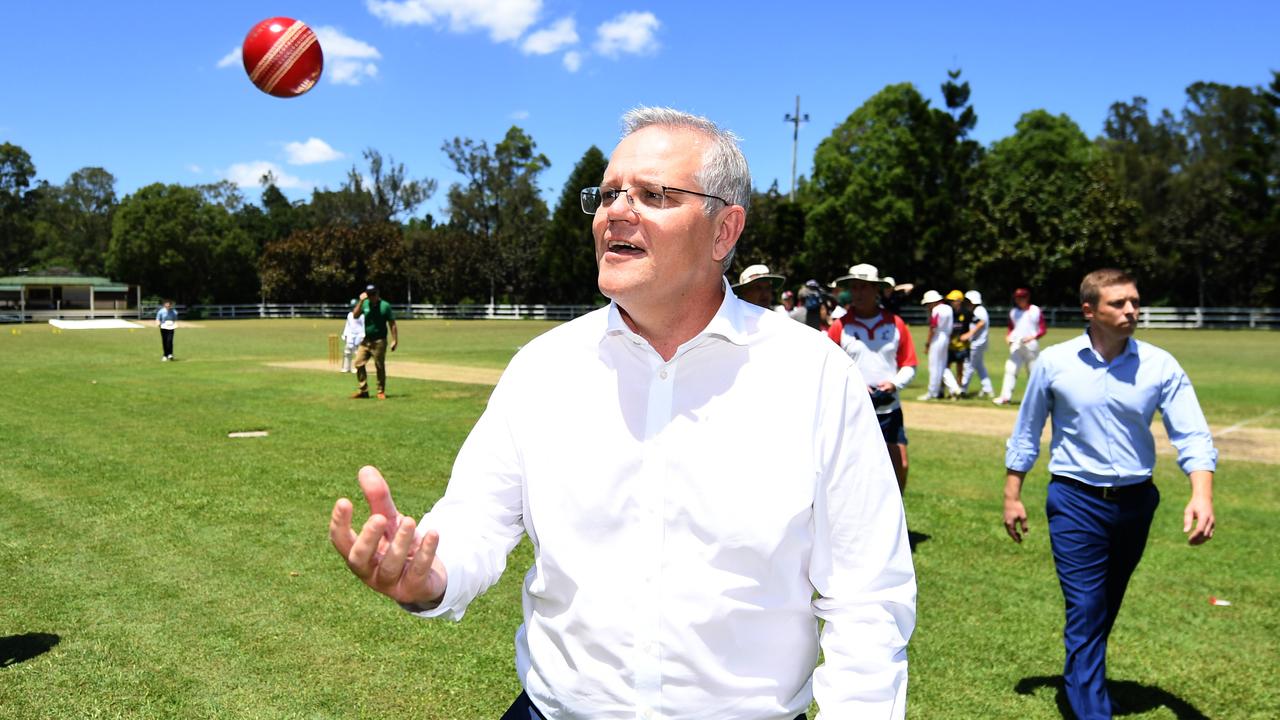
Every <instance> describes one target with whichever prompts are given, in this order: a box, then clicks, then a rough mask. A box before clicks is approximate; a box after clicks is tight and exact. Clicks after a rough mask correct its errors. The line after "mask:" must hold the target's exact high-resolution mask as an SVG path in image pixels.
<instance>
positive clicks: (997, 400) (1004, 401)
mask: <svg viewBox="0 0 1280 720" xmlns="http://www.w3.org/2000/svg"><path fill="white" fill-rule="evenodd" d="M991 402H993V403H995V404H996V405H1008V404H1009V398H1007V397H998V398H995V399H993V400H992V401H991Z"/></svg>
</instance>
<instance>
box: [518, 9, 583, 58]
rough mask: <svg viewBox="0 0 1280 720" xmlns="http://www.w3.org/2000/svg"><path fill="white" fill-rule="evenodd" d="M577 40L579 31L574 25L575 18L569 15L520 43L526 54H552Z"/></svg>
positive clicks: (531, 34)
mask: <svg viewBox="0 0 1280 720" xmlns="http://www.w3.org/2000/svg"><path fill="white" fill-rule="evenodd" d="M576 42H578V31H577V29H576V28H575V27H574V22H573V18H571V17H567V18H561V19H560V20H557V21H555V23H553V24H552V25H551V27H548V28H543V29H541V30H539V31H537V32H535V33H530V35H529V37H527V38H525V39H524V42H523V43H521V44H520V50H521V51H523V52H524V54H526V55H550V54H551V53H553V52H556V51H557V50H559V49H560V48H563V47H567V46H569V45H573V44H574V43H576Z"/></svg>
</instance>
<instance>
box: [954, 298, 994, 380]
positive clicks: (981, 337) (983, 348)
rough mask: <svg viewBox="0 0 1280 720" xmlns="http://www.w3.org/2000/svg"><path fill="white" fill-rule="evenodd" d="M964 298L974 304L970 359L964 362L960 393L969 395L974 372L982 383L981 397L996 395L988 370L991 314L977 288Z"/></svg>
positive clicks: (970, 334)
mask: <svg viewBox="0 0 1280 720" xmlns="http://www.w3.org/2000/svg"><path fill="white" fill-rule="evenodd" d="M964 299H965V300H968V301H969V304H970V305H971V306H973V311H972V319H971V320H970V321H969V332H968V333H967V334H968V337H967V338H965V339H966V340H968V341H969V359H968V360H966V361H965V364H964V374H963V375H962V376H961V378H960V393H961V394H962V395H967V394H968V393H969V381H970V380H972V379H973V376H974V374H975V373H976V374H977V376H978V380H979V382H981V383H982V391H981V393H980V395H979V397H991V396H992V395H994V394H995V393H994V388H993V387H992V385H991V375H990V374H989V373H988V372H987V362H986V354H987V331H988V330H989V329H990V327H991V316H990V315H989V314H988V313H987V309H986V308H985V307H983V305H982V293H980V292H978V291H977V290H970V291H969V292H967V293H965V294H964Z"/></svg>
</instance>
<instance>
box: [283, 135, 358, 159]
mask: <svg viewBox="0 0 1280 720" xmlns="http://www.w3.org/2000/svg"><path fill="white" fill-rule="evenodd" d="M284 151H285V153H286V154H287V155H288V156H289V160H288V163H289V164H290V165H313V164H315V163H323V162H332V161H334V160H341V159H342V158H343V157H344V155H343V154H342V153H340V152H338V151H337V150H334V149H333V148H331V147H329V143H327V142H325V141H323V140H321V139H320V138H315V137H313V138H307V141H306V142H291V143H286V144H285V146H284Z"/></svg>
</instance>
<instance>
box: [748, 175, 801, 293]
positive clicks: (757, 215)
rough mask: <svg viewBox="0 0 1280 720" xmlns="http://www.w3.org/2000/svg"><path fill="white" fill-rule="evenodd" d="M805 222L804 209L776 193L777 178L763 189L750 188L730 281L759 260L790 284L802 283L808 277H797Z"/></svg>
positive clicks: (799, 272) (799, 270)
mask: <svg viewBox="0 0 1280 720" xmlns="http://www.w3.org/2000/svg"><path fill="white" fill-rule="evenodd" d="M804 223H805V217H804V210H803V209H802V208H801V206H800V204H799V203H795V202H791V200H789V199H788V198H787V196H786V195H784V194H782V193H780V192H778V181H777V180H774V181H773V184H772V185H771V186H770V187H769V189H768V190H766V191H765V192H759V191H756V190H753V191H752V193H751V211H750V212H749V213H748V214H747V224H746V227H745V228H743V231H742V237H741V238H740V239H739V240H738V249H737V251H736V252H735V253H734V256H733V267H732V268H730V270H729V278H730V280H731V281H733V282H737V280H738V275H739V274H741V272H742V271H743V270H744V269H746V268H747V267H748V266H750V265H755V264H757V263H762V264H764V265H768V266H769V269H770V270H772V271H773V272H775V273H778V274H780V275H784V276H786V277H787V279H788V284H789V285H792V286H795V285H799V284H801V283H803V282H804V281H805V280H806V279H807V278H803V277H799V275H800V274H802V271H801V269H800V266H799V264H798V262H797V260H798V256H799V254H800V251H801V248H802V247H803V243H804V230H805V224H804Z"/></svg>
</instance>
